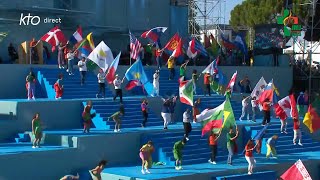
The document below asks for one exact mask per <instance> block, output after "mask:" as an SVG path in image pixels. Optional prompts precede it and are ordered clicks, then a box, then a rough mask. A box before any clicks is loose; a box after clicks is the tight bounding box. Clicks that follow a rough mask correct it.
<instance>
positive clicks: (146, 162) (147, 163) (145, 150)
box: [139, 141, 154, 174]
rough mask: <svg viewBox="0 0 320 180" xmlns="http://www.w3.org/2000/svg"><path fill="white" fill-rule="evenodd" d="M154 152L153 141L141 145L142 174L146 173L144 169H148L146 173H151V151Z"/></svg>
mask: <svg viewBox="0 0 320 180" xmlns="http://www.w3.org/2000/svg"><path fill="white" fill-rule="evenodd" d="M153 152H154V146H153V142H152V141H148V143H147V144H145V145H143V146H142V147H141V149H140V153H139V156H140V158H141V160H142V169H141V173H142V174H145V172H144V169H146V173H148V174H150V171H149V170H148V169H149V168H150V167H151V165H152V157H151V153H153Z"/></svg>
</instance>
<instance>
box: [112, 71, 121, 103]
mask: <svg viewBox="0 0 320 180" xmlns="http://www.w3.org/2000/svg"><path fill="white" fill-rule="evenodd" d="M122 83H123V80H121V79H120V78H119V75H118V74H117V75H116V79H115V80H114V81H113V85H114V89H115V91H116V94H115V96H114V97H113V101H115V100H116V98H117V97H118V96H119V97H120V103H122V89H121V84H122Z"/></svg>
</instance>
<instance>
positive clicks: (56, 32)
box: [41, 26, 66, 52]
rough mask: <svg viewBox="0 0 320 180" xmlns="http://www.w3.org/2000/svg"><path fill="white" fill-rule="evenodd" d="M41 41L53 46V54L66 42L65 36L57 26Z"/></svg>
mask: <svg viewBox="0 0 320 180" xmlns="http://www.w3.org/2000/svg"><path fill="white" fill-rule="evenodd" d="M41 40H42V41H45V42H47V43H49V44H50V45H51V46H52V52H53V51H54V50H55V47H56V46H58V45H59V43H60V42H62V43H65V42H66V38H65V37H64V34H63V33H62V31H61V30H60V29H59V27H58V26H55V27H54V28H52V29H51V30H50V31H49V32H47V34H45V35H43V36H42V37H41Z"/></svg>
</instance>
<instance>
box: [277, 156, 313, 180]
mask: <svg viewBox="0 0 320 180" xmlns="http://www.w3.org/2000/svg"><path fill="white" fill-rule="evenodd" d="M280 177H281V179H283V180H292V179H294V180H312V178H311V176H310V174H309V173H308V171H307V169H306V167H304V165H303V163H302V161H301V160H300V159H299V160H298V161H297V162H296V163H294V165H292V166H291V167H290V168H289V169H288V170H287V171H286V172H285V173H283V174H282V175H281V176H280Z"/></svg>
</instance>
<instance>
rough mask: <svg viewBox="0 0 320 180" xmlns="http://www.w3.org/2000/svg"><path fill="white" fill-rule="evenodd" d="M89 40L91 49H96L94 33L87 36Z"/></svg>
mask: <svg viewBox="0 0 320 180" xmlns="http://www.w3.org/2000/svg"><path fill="white" fill-rule="evenodd" d="M87 40H88V42H89V45H90V47H91V49H94V48H95V46H94V42H93V38H92V32H91V33H89V34H88V35H87Z"/></svg>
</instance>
